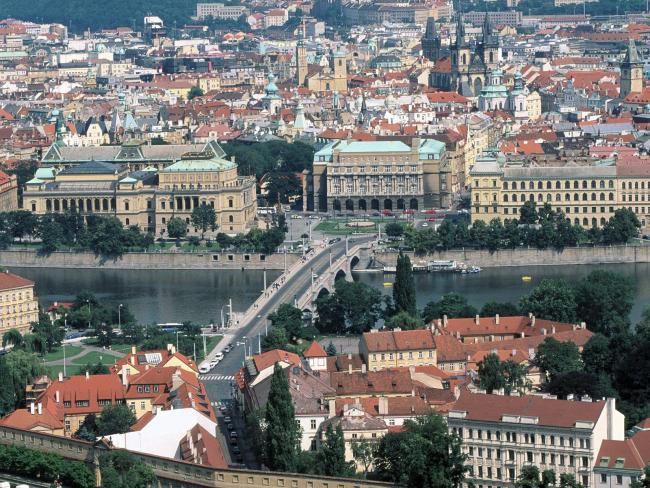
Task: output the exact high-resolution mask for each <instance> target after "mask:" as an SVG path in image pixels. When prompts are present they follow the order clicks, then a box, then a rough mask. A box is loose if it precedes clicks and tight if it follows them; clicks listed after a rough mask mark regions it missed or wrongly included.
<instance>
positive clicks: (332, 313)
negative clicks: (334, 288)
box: [316, 293, 347, 334]
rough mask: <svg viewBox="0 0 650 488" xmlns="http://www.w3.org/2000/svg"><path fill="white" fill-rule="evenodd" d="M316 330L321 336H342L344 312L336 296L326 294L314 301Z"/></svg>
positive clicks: (344, 328)
mask: <svg viewBox="0 0 650 488" xmlns="http://www.w3.org/2000/svg"><path fill="white" fill-rule="evenodd" d="M316 312H317V318H316V328H317V329H318V330H319V331H320V332H321V334H344V333H345V332H346V329H347V327H346V326H345V311H344V310H343V306H342V305H341V303H340V302H339V300H338V297H337V296H336V294H334V293H332V294H326V295H322V296H320V297H318V298H317V299H316Z"/></svg>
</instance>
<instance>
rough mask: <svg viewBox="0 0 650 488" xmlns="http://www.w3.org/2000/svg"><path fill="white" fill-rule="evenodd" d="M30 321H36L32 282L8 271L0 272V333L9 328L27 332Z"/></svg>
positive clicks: (36, 312)
mask: <svg viewBox="0 0 650 488" xmlns="http://www.w3.org/2000/svg"><path fill="white" fill-rule="evenodd" d="M32 322H38V300H37V299H36V296H35V295H34V282H33V281H31V280H28V279H26V278H23V277H21V276H18V275H15V274H12V273H9V272H8V271H4V272H2V273H0V335H2V334H4V333H5V332H7V331H8V330H10V329H16V330H18V331H19V332H20V333H21V334H24V333H26V332H29V327H30V324H31V323H32Z"/></svg>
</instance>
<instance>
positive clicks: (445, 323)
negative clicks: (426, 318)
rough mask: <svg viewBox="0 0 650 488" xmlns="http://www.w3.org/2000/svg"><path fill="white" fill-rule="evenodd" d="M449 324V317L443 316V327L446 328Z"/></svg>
mask: <svg viewBox="0 0 650 488" xmlns="http://www.w3.org/2000/svg"><path fill="white" fill-rule="evenodd" d="M448 322H449V321H448V320H447V315H443V316H442V325H443V326H444V327H447V323H448Z"/></svg>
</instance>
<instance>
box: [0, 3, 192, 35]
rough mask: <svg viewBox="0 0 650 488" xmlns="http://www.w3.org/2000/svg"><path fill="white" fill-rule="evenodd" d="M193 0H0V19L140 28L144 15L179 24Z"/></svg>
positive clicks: (81, 28) (74, 27) (83, 26)
mask: <svg viewBox="0 0 650 488" xmlns="http://www.w3.org/2000/svg"><path fill="white" fill-rule="evenodd" d="M196 4H197V0H155V1H154V2H152V1H151V0H103V1H97V0H21V1H16V0H0V15H1V16H2V18H6V17H13V18H17V19H22V20H31V21H33V22H58V23H61V24H65V25H67V26H68V27H69V28H70V29H71V30H72V31H74V32H81V31H84V30H86V29H89V28H90V29H92V30H95V29H102V28H111V27H118V26H128V27H133V22H134V21H135V26H136V28H141V27H142V22H143V18H144V17H145V15H157V16H158V17H161V18H162V19H163V20H164V21H165V24H166V25H168V26H170V27H171V26H173V22H174V21H176V22H177V24H178V26H182V25H183V24H184V23H186V22H188V21H189V17H190V16H191V15H193V14H194V12H195V11H196Z"/></svg>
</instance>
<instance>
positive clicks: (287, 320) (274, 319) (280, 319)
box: [268, 303, 303, 340]
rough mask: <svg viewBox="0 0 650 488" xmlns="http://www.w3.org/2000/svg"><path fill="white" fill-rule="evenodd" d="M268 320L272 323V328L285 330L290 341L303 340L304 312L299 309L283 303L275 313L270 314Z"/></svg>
mask: <svg viewBox="0 0 650 488" xmlns="http://www.w3.org/2000/svg"><path fill="white" fill-rule="evenodd" d="M268 319H269V320H270V321H271V326H272V327H274V328H276V327H280V328H282V329H284V330H285V331H286V335H287V338H288V339H289V340H292V339H293V338H297V339H300V338H302V335H301V331H302V329H303V322H302V311H301V310H300V309H299V308H296V307H294V306H293V305H290V304H288V303H283V304H282V305H280V306H279V307H278V309H277V310H276V311H275V312H273V313H272V314H269V316H268Z"/></svg>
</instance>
